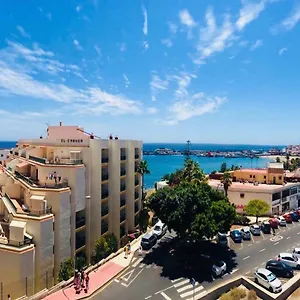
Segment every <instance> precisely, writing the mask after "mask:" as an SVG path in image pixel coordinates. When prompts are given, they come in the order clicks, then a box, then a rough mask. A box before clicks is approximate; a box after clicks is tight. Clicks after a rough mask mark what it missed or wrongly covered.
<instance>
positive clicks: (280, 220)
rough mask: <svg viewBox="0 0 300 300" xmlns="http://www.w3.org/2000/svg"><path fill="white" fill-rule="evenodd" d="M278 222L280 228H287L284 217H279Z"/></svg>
mask: <svg viewBox="0 0 300 300" xmlns="http://www.w3.org/2000/svg"><path fill="white" fill-rule="evenodd" d="M277 220H278V222H279V225H280V226H286V220H285V218H284V217H282V216H280V217H277Z"/></svg>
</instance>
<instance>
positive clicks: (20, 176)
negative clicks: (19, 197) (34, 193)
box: [15, 171, 35, 185]
mask: <svg viewBox="0 0 300 300" xmlns="http://www.w3.org/2000/svg"><path fill="white" fill-rule="evenodd" d="M15 176H16V177H17V178H20V179H22V180H24V181H26V182H27V183H29V184H30V185H35V183H34V182H33V180H31V179H30V178H28V177H26V176H24V175H23V174H21V173H19V172H18V171H15Z"/></svg>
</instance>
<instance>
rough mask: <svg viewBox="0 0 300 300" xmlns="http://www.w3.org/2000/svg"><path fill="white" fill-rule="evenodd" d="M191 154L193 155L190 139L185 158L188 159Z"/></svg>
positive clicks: (187, 143)
mask: <svg viewBox="0 0 300 300" xmlns="http://www.w3.org/2000/svg"><path fill="white" fill-rule="evenodd" d="M190 156H191V141H190V140H188V141H187V142H186V149H185V159H186V160H188V159H190Z"/></svg>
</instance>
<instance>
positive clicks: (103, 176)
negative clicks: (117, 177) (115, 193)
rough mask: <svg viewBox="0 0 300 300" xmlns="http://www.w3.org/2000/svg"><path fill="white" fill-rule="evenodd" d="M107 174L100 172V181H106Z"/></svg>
mask: <svg viewBox="0 0 300 300" xmlns="http://www.w3.org/2000/svg"><path fill="white" fill-rule="evenodd" d="M108 177H109V176H108V174H102V176H101V179H102V181H106V180H108Z"/></svg>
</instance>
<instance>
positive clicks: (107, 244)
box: [92, 233, 118, 264]
mask: <svg viewBox="0 0 300 300" xmlns="http://www.w3.org/2000/svg"><path fill="white" fill-rule="evenodd" d="M117 250H118V240H117V238H116V236H115V235H114V234H113V233H110V234H108V235H107V236H106V237H103V236H102V237H100V238H99V239H98V240H96V242H95V249H94V252H93V254H92V263H93V264H96V263H97V262H99V261H100V260H102V259H103V258H106V257H107V256H109V255H110V254H111V253H113V252H116V251H117Z"/></svg>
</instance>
